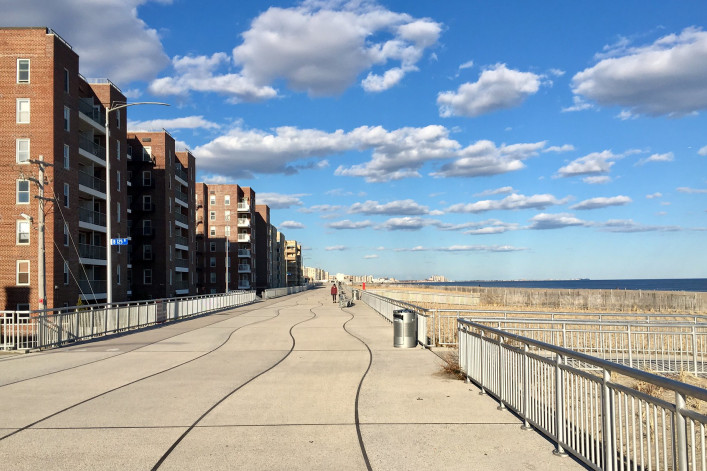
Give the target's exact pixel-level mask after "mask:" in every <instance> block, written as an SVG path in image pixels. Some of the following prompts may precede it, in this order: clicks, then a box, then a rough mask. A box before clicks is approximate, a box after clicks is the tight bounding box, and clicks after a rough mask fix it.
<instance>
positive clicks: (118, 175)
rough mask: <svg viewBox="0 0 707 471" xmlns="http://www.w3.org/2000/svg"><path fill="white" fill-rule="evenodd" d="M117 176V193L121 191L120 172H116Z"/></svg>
mask: <svg viewBox="0 0 707 471" xmlns="http://www.w3.org/2000/svg"><path fill="white" fill-rule="evenodd" d="M116 175H117V177H118V178H117V181H116V183H115V191H120V170H118V171H117V172H116Z"/></svg>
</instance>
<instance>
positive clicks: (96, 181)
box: [79, 170, 106, 193]
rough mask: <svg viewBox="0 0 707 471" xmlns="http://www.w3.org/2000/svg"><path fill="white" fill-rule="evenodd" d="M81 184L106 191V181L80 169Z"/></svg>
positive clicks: (102, 191)
mask: <svg viewBox="0 0 707 471" xmlns="http://www.w3.org/2000/svg"><path fill="white" fill-rule="evenodd" d="M79 184H80V185H83V186H87V187H89V188H92V189H94V190H96V191H98V192H101V193H105V192H106V181H105V180H102V179H100V178H98V177H94V176H93V175H91V174H89V173H86V172H82V171H81V170H79Z"/></svg>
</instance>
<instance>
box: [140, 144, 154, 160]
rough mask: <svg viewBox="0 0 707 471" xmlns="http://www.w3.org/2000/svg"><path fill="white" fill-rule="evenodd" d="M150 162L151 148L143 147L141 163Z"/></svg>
mask: <svg viewBox="0 0 707 471" xmlns="http://www.w3.org/2000/svg"><path fill="white" fill-rule="evenodd" d="M151 160H152V147H150V146H145V147H143V148H142V161H143V162H150V161H151Z"/></svg>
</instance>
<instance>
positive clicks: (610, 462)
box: [601, 369, 614, 471]
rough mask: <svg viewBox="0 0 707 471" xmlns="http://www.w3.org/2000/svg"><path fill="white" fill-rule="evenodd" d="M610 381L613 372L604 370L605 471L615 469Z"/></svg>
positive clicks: (603, 431)
mask: <svg viewBox="0 0 707 471" xmlns="http://www.w3.org/2000/svg"><path fill="white" fill-rule="evenodd" d="M609 381H611V372H610V371H609V370H607V369H604V375H603V379H602V393H601V407H602V411H601V415H602V429H603V430H602V438H603V442H604V467H603V469H604V470H605V471H613V469H614V437H613V435H614V433H613V430H612V425H611V424H612V423H613V420H612V417H611V389H610V388H609Z"/></svg>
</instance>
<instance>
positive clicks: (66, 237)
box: [64, 223, 69, 247]
mask: <svg viewBox="0 0 707 471" xmlns="http://www.w3.org/2000/svg"><path fill="white" fill-rule="evenodd" d="M68 246H69V225H68V224H67V223H64V247H68Z"/></svg>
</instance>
